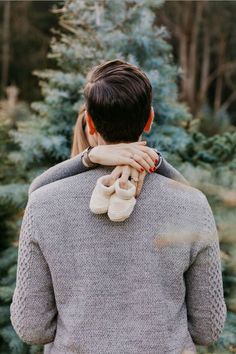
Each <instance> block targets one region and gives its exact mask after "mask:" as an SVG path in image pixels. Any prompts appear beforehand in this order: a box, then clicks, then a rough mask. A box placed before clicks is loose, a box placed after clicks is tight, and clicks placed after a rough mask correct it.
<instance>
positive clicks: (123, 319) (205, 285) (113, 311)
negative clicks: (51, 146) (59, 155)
mask: <svg viewBox="0 0 236 354" xmlns="http://www.w3.org/2000/svg"><path fill="white" fill-rule="evenodd" d="M110 171H111V169H110V168H108V167H99V168H96V169H93V170H90V171H88V172H85V173H82V174H79V175H76V176H72V177H69V178H66V179H63V180H60V181H57V182H54V183H51V184H49V185H46V186H43V187H41V188H39V189H38V190H36V191H35V192H33V193H32V194H31V196H30V201H29V204H30V209H31V214H30V215H31V217H28V219H29V220H31V221H32V225H31V227H34V228H35V229H36V230H37V234H35V236H34V237H35V241H36V242H38V245H39V247H40V249H41V251H42V254H43V257H44V261H45V272H44V274H41V273H40V274H37V269H35V273H34V275H35V277H36V278H37V277H38V278H37V281H38V284H41V285H40V287H39V288H38V289H37V294H39V293H40V291H41V292H42V294H44V293H45V294H46V293H47V292H48V291H50V290H49V288H50V284H49V283H50V281H51V282H52V284H53V292H54V296H55V303H54V302H53V297H52V296H51V297H48V304H47V305H48V307H47V313H48V314H50V313H51V317H50V315H48V314H47V316H48V317H47V321H48V326H47V336H48V339H47V341H46V340H45V341H44V343H49V342H50V341H52V340H53V342H52V343H49V344H47V345H46V346H45V351H44V353H45V354H46V353H47V354H71V353H89V354H95V353H96V354H98V353H101V354H104V353H111V354H120V353H122V354H123V353H127V354H129V353H135V354H139V353H140V354H146V353H148V354H157V353H176V354H179V353H182V351H183V350H184V349H186V350H187V349H189V350H193V351H195V346H194V344H193V342H195V343H197V344H203V345H204V344H205V345H208V344H211V343H213V342H214V341H215V340H216V339H217V337H218V336H219V334H220V333H221V331H222V329H223V324H224V320H225V315H226V308H225V303H224V297H223V286H222V278H221V269H220V258H219V244H218V238H217V235H216V230H215V224H214V219H213V217H212V213H211V210H210V208H209V205H208V203H207V200H206V198H205V196H204V195H203V194H202V193H201V192H199V191H198V190H196V189H194V188H191V187H189V186H185V185H183V184H180V183H178V182H175V181H173V180H170V179H168V178H165V177H162V176H160V175H157V174H150V175H147V177H146V179H145V183H144V186H143V189H142V193H141V195H140V196H139V198H138V199H137V203H136V205H135V208H134V211H133V213H132V214H131V216H130V217H129V218H128V219H126V220H125V221H123V222H120V223H119V222H112V221H110V220H109V218H108V216H107V215H106V214H103V215H95V214H93V213H92V212H91V211H90V210H89V201H90V197H91V194H92V191H93V189H94V186H95V183H96V180H97V179H98V178H99V177H100V176H102V175H104V174H107V173H109V172H110ZM207 262H208V263H207ZM47 266H48V269H46V267H47ZM39 268H40V267H39ZM40 277H41V279H39V278H40ZM43 277H45V279H47V280H45V279H44V280H42V278H43ZM49 277H50V278H51V279H50V280H49ZM45 294H44V295H45ZM37 296H38V295H36V294H35V299H33V300H32V301H35V306H37V304H36V302H37ZM39 296H40V295H39ZM42 296H43V295H42ZM45 296H46V295H45ZM185 296H186V297H185ZM214 306H216V308H215V307H214ZM41 312H43V310H42V311H41ZM12 316H13V317H14V308H13V307H12ZM42 316H43V314H42ZM55 318H56V319H55ZM13 320H14V319H13ZM18 320H19V319H18ZM18 320H16V321H15V323H16V326H17V321H18ZM39 321H40V320H39ZM55 322H56V325H52V323H55ZM40 323H42V321H41V322H39V323H38V328H40ZM44 333H45V331H44ZM41 336H42V333H41Z"/></svg>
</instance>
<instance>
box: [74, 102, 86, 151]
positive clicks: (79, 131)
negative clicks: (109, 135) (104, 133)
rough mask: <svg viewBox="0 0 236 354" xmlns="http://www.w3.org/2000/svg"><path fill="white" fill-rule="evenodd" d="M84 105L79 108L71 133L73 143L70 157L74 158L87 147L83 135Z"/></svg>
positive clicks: (84, 122)
mask: <svg viewBox="0 0 236 354" xmlns="http://www.w3.org/2000/svg"><path fill="white" fill-rule="evenodd" d="M85 124H86V121H85V105H84V104H83V105H82V107H81V108H80V111H79V115H78V118H77V121H76V124H75V127H74V130H73V131H74V133H73V141H72V149H71V156H70V157H74V156H76V155H78V154H79V153H81V152H82V151H83V150H85V149H86V148H87V147H88V146H89V143H88V140H87V138H86V134H85V130H84V129H85Z"/></svg>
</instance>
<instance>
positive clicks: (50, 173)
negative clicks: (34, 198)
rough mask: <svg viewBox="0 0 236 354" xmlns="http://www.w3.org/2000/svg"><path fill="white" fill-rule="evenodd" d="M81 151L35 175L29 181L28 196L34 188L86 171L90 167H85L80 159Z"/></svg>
mask: <svg viewBox="0 0 236 354" xmlns="http://www.w3.org/2000/svg"><path fill="white" fill-rule="evenodd" d="M82 153H83V152H81V153H80V154H78V155H76V156H74V157H72V158H70V159H67V160H65V161H62V162H60V163H58V164H56V165H55V166H52V167H50V168H49V169H48V170H46V171H45V172H43V173H42V174H41V175H39V176H37V177H36V178H34V180H33V181H32V182H31V184H30V187H29V190H28V196H29V195H30V194H31V193H32V192H33V191H35V190H36V189H38V188H40V187H42V186H44V185H46V184H49V183H52V182H55V181H57V180H60V179H63V178H67V177H70V176H74V175H77V174H79V173H82V172H85V171H88V170H89V169H91V168H92V167H86V166H85V165H84V164H83V162H82V159H81V155H82Z"/></svg>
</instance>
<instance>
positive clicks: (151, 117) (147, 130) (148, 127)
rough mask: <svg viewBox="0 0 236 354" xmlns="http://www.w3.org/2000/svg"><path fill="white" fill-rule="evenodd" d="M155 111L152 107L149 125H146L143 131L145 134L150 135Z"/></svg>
mask: <svg viewBox="0 0 236 354" xmlns="http://www.w3.org/2000/svg"><path fill="white" fill-rule="evenodd" d="M154 115H155V113H154V109H153V106H151V110H150V114H149V117H148V120H147V123H146V124H145V127H144V129H143V131H144V132H146V133H149V132H150V130H151V127H152V123H153V119H154Z"/></svg>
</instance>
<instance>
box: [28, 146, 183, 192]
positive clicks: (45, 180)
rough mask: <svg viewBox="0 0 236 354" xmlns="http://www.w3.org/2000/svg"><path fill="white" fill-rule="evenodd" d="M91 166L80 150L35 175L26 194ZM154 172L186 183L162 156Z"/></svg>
mask: <svg viewBox="0 0 236 354" xmlns="http://www.w3.org/2000/svg"><path fill="white" fill-rule="evenodd" d="M89 169H91V167H86V166H85V165H84V164H83V162H82V152H81V153H80V154H78V155H76V156H75V157H72V158H70V159H67V160H65V161H62V162H61V163H58V164H56V165H55V166H52V167H50V168H49V169H48V170H46V171H45V172H43V173H42V174H41V175H39V176H37V177H36V178H35V179H34V180H33V181H32V182H31V185H30V187H29V191H28V195H30V193H32V192H33V191H35V190H36V189H38V188H40V187H42V186H44V185H46V184H49V183H52V182H55V181H57V180H60V179H63V178H67V177H70V176H74V175H77V174H79V173H82V172H86V171H88V170H89ZM155 172H156V173H158V174H160V175H162V176H164V177H167V178H170V179H173V180H175V181H178V182H181V183H185V184H188V182H187V181H186V179H185V178H184V177H183V176H182V174H181V173H180V172H179V171H177V170H176V169H175V168H174V167H173V166H172V165H171V164H170V163H168V162H167V161H166V160H165V159H164V158H162V163H161V165H160V166H159V167H158V169H157V170H156V171H155Z"/></svg>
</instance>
